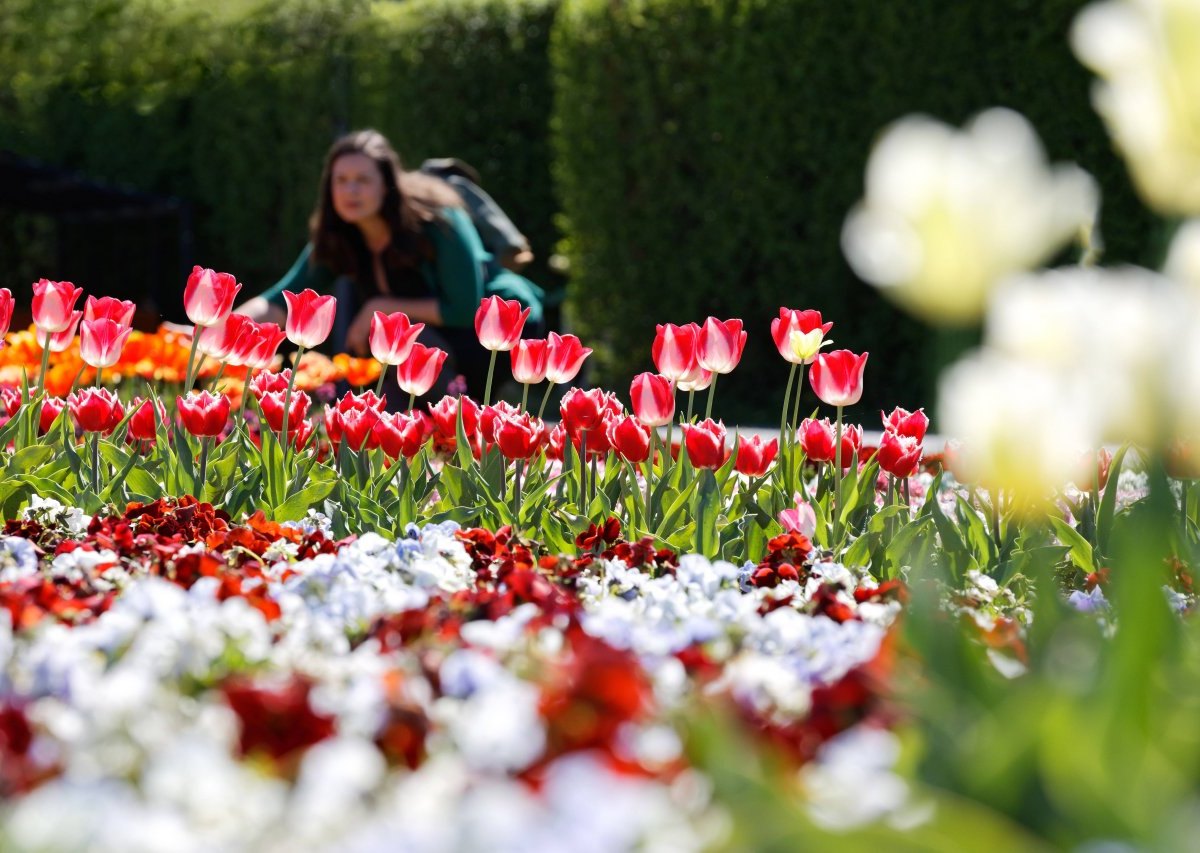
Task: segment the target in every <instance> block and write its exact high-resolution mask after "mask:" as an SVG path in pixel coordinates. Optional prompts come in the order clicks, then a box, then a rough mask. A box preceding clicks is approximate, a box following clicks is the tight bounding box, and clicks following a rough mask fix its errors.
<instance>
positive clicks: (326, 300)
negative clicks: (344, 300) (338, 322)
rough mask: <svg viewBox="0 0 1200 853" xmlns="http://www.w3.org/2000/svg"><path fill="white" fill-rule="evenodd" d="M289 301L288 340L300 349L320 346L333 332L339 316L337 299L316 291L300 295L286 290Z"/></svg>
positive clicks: (284, 293) (303, 291) (306, 290)
mask: <svg viewBox="0 0 1200 853" xmlns="http://www.w3.org/2000/svg"><path fill="white" fill-rule="evenodd" d="M283 298H284V300H286V301H287V308H288V314H287V326H286V334H287V339H288V340H289V341H291V342H292V343H294V344H295V345H296V346H298V347H304V348H305V349H312V348H313V347H317V346H320V345H321V344H323V343H324V342H325V339H326V338H328V337H329V333H330V332H332V331H333V320H334V317H336V316H337V299H336V298H334V297H333V296H321V295H320V294H319V293H317V292H316V291H315V290H311V289H305V290H302V291H301V292H300V293H292V292H291V291H288V290H285V291H284V292H283Z"/></svg>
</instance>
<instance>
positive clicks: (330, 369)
mask: <svg viewBox="0 0 1200 853" xmlns="http://www.w3.org/2000/svg"><path fill="white" fill-rule="evenodd" d="M339 379H341V374H340V373H339V372H338V369H337V368H336V367H334V365H333V362H332V361H330V360H329V358H328V357H327V356H324V355H321V354H320V353H319V352H311V351H310V352H306V353H305V354H304V355H303V356H302V357H301V358H300V368H299V369H298V370H297V371H296V387H297V388H299V389H300V390H301V391H315V390H316V389H317V388H319V387H320V386H322V385H324V384H325V383H326V382H336V381H337V380H339Z"/></svg>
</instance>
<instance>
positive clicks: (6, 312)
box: [0, 287, 15, 342]
mask: <svg viewBox="0 0 1200 853" xmlns="http://www.w3.org/2000/svg"><path fill="white" fill-rule="evenodd" d="M14 304H15V303H14V300H13V295H12V291H11V290H9V289H8V288H7V287H0V342H2V341H3V340H4V336H5V335H7V334H8V327H9V326H11V325H12V315H13V306H14Z"/></svg>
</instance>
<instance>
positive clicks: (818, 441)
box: [799, 418, 835, 462]
mask: <svg viewBox="0 0 1200 853" xmlns="http://www.w3.org/2000/svg"><path fill="white" fill-rule="evenodd" d="M799 433H800V447H801V448H802V449H803V450H804V455H805V456H806V457H807V458H808V459H809V460H810V461H812V462H832V461H833V457H834V453H835V445H834V441H835V438H834V435H833V424H832V423H830V422H829V418H823V419H822V420H819V421H818V420H814V419H813V418H805V419H804V420H803V421H801V422H800V430H799Z"/></svg>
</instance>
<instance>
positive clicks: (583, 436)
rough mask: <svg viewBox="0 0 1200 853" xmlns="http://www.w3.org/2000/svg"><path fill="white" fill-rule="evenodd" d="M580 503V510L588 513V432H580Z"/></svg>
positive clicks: (568, 439) (568, 438)
mask: <svg viewBox="0 0 1200 853" xmlns="http://www.w3.org/2000/svg"><path fill="white" fill-rule="evenodd" d="M566 440H567V441H570V440H571V437H570V436H567V437H566ZM579 502H580V503H581V504H582V506H581V507H580V509H581V510H582V511H583V512H587V505H588V500H587V430H580V431H579Z"/></svg>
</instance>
